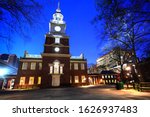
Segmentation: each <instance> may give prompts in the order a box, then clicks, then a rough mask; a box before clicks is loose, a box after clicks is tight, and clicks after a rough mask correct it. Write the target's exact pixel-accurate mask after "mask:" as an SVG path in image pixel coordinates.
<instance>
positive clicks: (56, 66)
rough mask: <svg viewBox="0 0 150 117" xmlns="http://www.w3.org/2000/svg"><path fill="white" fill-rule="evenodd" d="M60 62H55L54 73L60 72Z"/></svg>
mask: <svg viewBox="0 0 150 117" xmlns="http://www.w3.org/2000/svg"><path fill="white" fill-rule="evenodd" d="M59 66H60V65H59V62H54V74H59Z"/></svg>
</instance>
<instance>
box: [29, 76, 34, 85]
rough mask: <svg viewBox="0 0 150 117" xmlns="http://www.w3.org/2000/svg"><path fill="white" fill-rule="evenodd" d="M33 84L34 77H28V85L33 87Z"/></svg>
mask: <svg viewBox="0 0 150 117" xmlns="http://www.w3.org/2000/svg"><path fill="white" fill-rule="evenodd" d="M33 84H34V77H30V79H29V85H33Z"/></svg>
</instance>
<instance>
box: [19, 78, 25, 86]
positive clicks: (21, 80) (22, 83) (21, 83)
mask: <svg viewBox="0 0 150 117" xmlns="http://www.w3.org/2000/svg"><path fill="white" fill-rule="evenodd" d="M25 79H26V77H20V83H19V85H24V84H25Z"/></svg>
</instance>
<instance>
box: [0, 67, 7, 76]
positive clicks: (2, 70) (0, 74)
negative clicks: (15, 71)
mask: <svg viewBox="0 0 150 117" xmlns="http://www.w3.org/2000/svg"><path fill="white" fill-rule="evenodd" d="M7 73H8V70H7V69H4V68H0V76H4V75H6V74H7Z"/></svg>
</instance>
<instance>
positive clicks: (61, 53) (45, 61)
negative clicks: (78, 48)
mask: <svg viewBox="0 0 150 117" xmlns="http://www.w3.org/2000/svg"><path fill="white" fill-rule="evenodd" d="M35 48H36V46H35ZM87 77H88V76H87V60H86V59H85V58H84V55H83V54H81V55H80V56H74V57H73V56H71V55H70V46H69V36H68V35H66V23H65V21H64V20H63V15H62V13H61V10H60V8H59V5H58V8H57V9H56V13H55V14H53V19H52V20H51V21H50V23H49V32H48V33H47V34H46V36H45V44H44V51H43V53H42V54H41V55H33V54H29V53H28V52H27V51H25V53H24V56H23V57H21V58H20V64H19V68H18V74H17V78H16V80H15V87H14V88H17V89H18V88H38V87H39V88H48V87H59V86H72V85H73V86H76V85H77V86H78V85H85V84H87V83H88V79H87Z"/></svg>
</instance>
